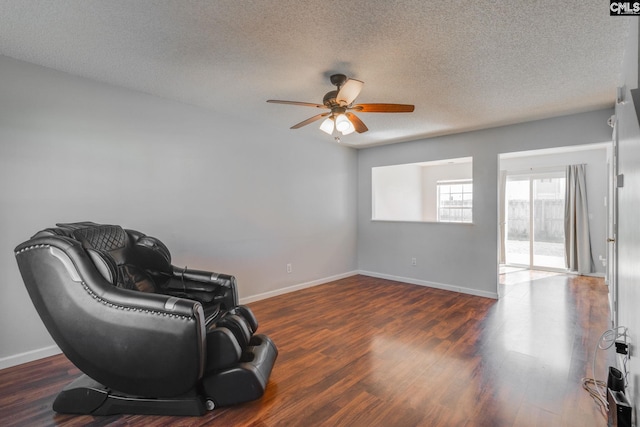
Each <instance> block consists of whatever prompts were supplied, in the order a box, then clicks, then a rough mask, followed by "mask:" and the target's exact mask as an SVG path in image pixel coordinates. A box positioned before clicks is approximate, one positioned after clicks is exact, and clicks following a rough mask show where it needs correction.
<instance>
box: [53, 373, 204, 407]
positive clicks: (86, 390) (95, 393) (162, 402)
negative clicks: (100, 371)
mask: <svg viewBox="0 0 640 427" xmlns="http://www.w3.org/2000/svg"><path fill="white" fill-rule="evenodd" d="M53 410H54V411H56V412H58V413H61V414H82V415H117V414H140V415H173V416H200V415H204V413H205V412H206V410H207V408H206V403H205V401H204V398H203V397H202V396H200V395H198V394H197V393H196V392H195V391H193V392H189V393H187V394H185V395H182V396H176V397H169V398H144V397H137V396H129V395H126V394H118V392H115V391H113V390H110V389H108V388H106V387H105V386H103V385H102V384H100V383H98V382H96V381H94V380H93V379H91V378H90V377H88V376H86V375H82V376H80V377H78V378H77V379H76V380H75V381H73V382H72V383H70V384H68V385H67V386H66V387H65V388H64V389H63V390H62V391H61V392H60V394H58V396H57V397H56V400H55V401H54V402H53Z"/></svg>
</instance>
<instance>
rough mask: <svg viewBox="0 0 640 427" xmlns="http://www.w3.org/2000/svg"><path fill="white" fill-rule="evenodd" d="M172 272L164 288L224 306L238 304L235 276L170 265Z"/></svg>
mask: <svg viewBox="0 0 640 427" xmlns="http://www.w3.org/2000/svg"><path fill="white" fill-rule="evenodd" d="M172 269H173V272H172V273H173V274H172V277H171V278H170V279H169V281H168V282H167V283H166V285H165V287H166V289H168V290H170V291H176V292H181V293H184V294H185V295H189V294H192V295H194V296H196V297H197V298H198V299H200V300H203V301H204V302H205V303H207V302H216V303H220V304H222V305H223V306H224V307H225V308H232V307H235V306H236V305H238V290H237V285H236V278H235V277H234V276H230V275H227V274H221V273H214V272H211V271H203V270H194V269H189V268H186V267H184V268H182V267H176V266H172Z"/></svg>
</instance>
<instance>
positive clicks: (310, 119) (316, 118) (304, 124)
mask: <svg viewBox="0 0 640 427" xmlns="http://www.w3.org/2000/svg"><path fill="white" fill-rule="evenodd" d="M329 114H331V113H322V114H317V115H315V116H313V117H310V118H308V119H307V120H304V121H302V122H300V123H298V124H297V125H293V126H291V129H299V128H301V127H302V126H306V125H308V124H309V123H313V122H315V121H316V120H320V119H321V118H323V117H327V116H328V115H329Z"/></svg>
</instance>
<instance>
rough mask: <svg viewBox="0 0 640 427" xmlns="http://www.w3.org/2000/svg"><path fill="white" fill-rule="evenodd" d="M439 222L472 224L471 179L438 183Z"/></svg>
mask: <svg viewBox="0 0 640 427" xmlns="http://www.w3.org/2000/svg"><path fill="white" fill-rule="evenodd" d="M436 185H437V189H438V222H471V210H472V207H473V183H472V181H471V180H470V179H465V180H450V181H438V182H437V184H436Z"/></svg>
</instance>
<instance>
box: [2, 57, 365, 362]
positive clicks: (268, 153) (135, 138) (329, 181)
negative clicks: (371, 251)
mask: <svg viewBox="0 0 640 427" xmlns="http://www.w3.org/2000/svg"><path fill="white" fill-rule="evenodd" d="M0 76H2V78H1V79H0V196H1V197H0V203H1V204H2V208H1V210H0V227H1V228H2V233H1V235H2V239H0V272H1V273H0V274H2V288H1V289H0V368H2V367H3V366H9V365H12V364H15V363H18V362H22V361H26V360H29V359H33V358H37V357H42V356H44V355H47V354H48V352H55V351H57V349H56V348H55V347H52V346H53V342H52V340H51V339H50V337H49V335H48V333H47V332H46V330H45V328H44V327H43V325H42V323H41V321H40V320H39V318H38V316H37V314H36V313H35V310H34V309H33V307H32V304H31V301H30V300H29V297H28V295H27V293H26V290H25V288H24V285H23V283H22V280H21V278H20V275H19V272H18V269H17V266H16V262H15V259H14V255H13V248H14V247H15V245H17V244H18V243H20V242H22V241H24V240H26V239H27V238H29V237H30V236H31V235H32V234H33V233H35V232H36V231H38V230H40V229H42V228H45V227H49V226H53V225H54V224H55V223H56V222H69V221H82V220H90V221H96V222H105V223H114V224H121V225H123V226H125V227H128V228H133V229H138V230H140V231H143V232H145V233H147V234H149V235H153V236H156V237H158V238H160V239H161V240H162V241H164V242H165V243H166V244H167V246H168V247H169V249H170V250H171V252H172V255H173V259H174V264H176V265H180V266H184V265H187V266H189V267H191V268H198V269H211V270H213V271H219V272H226V273H230V274H234V275H236V276H237V278H238V282H239V292H240V297H241V298H244V300H250V299H252V298H254V299H255V298H260V297H264V296H269V295H272V294H274V293H278V292H281V291H282V289H283V288H287V287H291V286H294V287H295V286H304V285H305V284H308V283H309V282H312V283H313V282H314V281H322V280H326V279H328V278H333V277H335V276H341V275H345V274H349V273H350V272H353V271H354V270H355V269H356V258H355V253H356V184H355V183H356V168H357V163H356V157H357V153H356V152H355V151H354V150H352V149H349V148H345V147H342V146H338V145H337V144H335V143H333V141H327V139H326V138H325V139H321V138H318V139H317V140H309V141H304V140H299V139H298V135H299V134H296V133H295V132H292V131H289V130H288V129H282V130H280V129H266V128H259V129H258V128H255V127H254V126H247V124H246V123H242V122H239V121H237V120H236V119H234V118H231V117H225V116H223V115H221V114H218V113H214V112H211V111H207V110H204V109H201V108H197V107H192V106H188V105H184V104H180V103H176V102H172V101H168V100H165V99H161V98H157V97H153V96H148V95H145V94H142V93H138V92H133V91H129V90H126V89H122V88H118V87H114V86H109V85H106V84H100V83H97V82H93V81H89V80H85V79H81V78H77V77H74V76H71V75H68V74H64V73H59V72H56V71H52V70H49V69H45V68H41V67H37V66H34V65H30V64H27V63H24V62H20V61H16V60H13V59H9V58H7V57H2V56H0ZM287 263H291V264H292V266H293V271H292V273H290V274H287V272H286V264H287Z"/></svg>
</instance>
